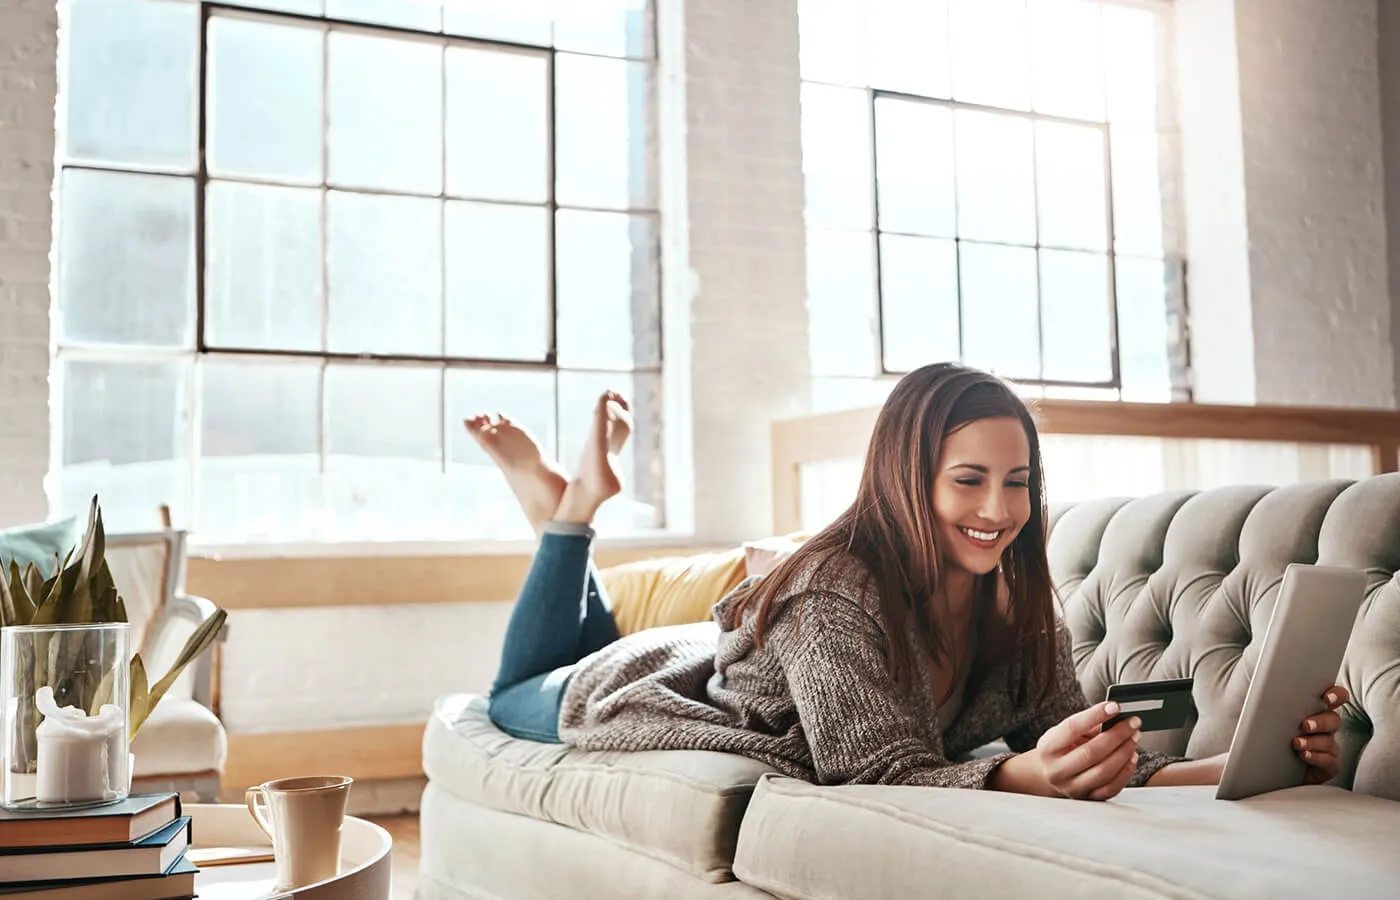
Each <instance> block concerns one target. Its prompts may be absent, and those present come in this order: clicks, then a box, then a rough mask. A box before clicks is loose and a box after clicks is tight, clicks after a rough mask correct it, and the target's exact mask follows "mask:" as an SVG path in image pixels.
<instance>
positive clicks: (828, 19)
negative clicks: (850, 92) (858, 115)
mask: <svg viewBox="0 0 1400 900" xmlns="http://www.w3.org/2000/svg"><path fill="white" fill-rule="evenodd" d="M865 28H866V23H865V10H864V9H863V8H862V4H860V3H852V2H850V0H798V4H797V32H798V47H799V57H798V58H799V60H800V63H799V64H800V66H801V69H802V78H803V79H804V80H806V81H822V82H827V83H830V84H844V85H850V86H851V87H865V86H866V84H867V81H866V69H865V65H866V49H865V40H864V39H863V38H864V35H865Z"/></svg>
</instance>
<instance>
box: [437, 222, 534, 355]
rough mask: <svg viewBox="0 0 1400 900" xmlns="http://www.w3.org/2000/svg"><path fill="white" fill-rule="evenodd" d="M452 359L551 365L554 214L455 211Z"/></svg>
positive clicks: (450, 260)
mask: <svg viewBox="0 0 1400 900" xmlns="http://www.w3.org/2000/svg"><path fill="white" fill-rule="evenodd" d="M446 215H447V248H448V250H447V354H448V355H449V356H470V357H479V358H482V359H529V360H540V361H543V360H544V359H545V358H546V357H547V356H548V354H549V330H550V325H551V323H550V307H549V283H550V277H549V276H550V269H549V267H550V253H549V212H548V211H547V210H545V209H543V208H541V207H537V206H499V205H496V204H491V203H468V202H465V201H457V200H453V201H449V202H448V204H447V213H446Z"/></svg>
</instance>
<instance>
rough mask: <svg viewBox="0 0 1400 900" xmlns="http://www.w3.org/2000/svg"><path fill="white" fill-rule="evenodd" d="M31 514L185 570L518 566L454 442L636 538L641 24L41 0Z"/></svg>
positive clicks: (422, 4)
mask: <svg viewBox="0 0 1400 900" xmlns="http://www.w3.org/2000/svg"><path fill="white" fill-rule="evenodd" d="M61 8H62V13H63V17H64V19H63V22H64V24H63V31H62V45H63V60H64V61H63V68H62V71H63V79H62V86H61V101H60V107H61V108H60V117H59V119H60V124H59V128H60V155H61V160H60V162H61V175H60V180H59V186H58V194H57V204H56V205H57V210H58V233H59V237H58V245H57V257H56V270H57V299H56V316H55V335H56V342H57V345H58V350H57V362H56V365H55V397H56V402H55V407H56V420H57V421H56V432H57V434H58V436H59V440H58V441H57V449H56V453H57V454H58V455H59V458H58V459H56V460H55V463H56V465H55V472H56V473H57V480H56V484H55V485H54V487H53V489H52V490H53V495H54V499H55V503H56V504H57V505H58V506H59V507H60V508H61V509H62V510H63V511H66V512H80V511H82V510H83V509H85V507H86V503H87V500H88V499H89V498H90V497H91V496H92V495H93V494H99V495H100V496H101V499H102V502H103V509H104V513H105V515H106V516H107V519H108V521H109V525H110V527H113V528H140V527H149V526H150V525H152V524H153V523H154V521H155V515H156V512H157V509H158V507H159V506H160V505H162V504H166V505H169V506H170V507H171V509H172V510H173V513H174V517H175V520H176V522H177V524H178V525H180V526H182V527H187V528H192V529H193V531H194V532H195V533H196V534H197V535H198V536H199V537H200V538H202V539H204V540H208V541H212V542H241V541H260V540H266V541H315V540H362V539H371V540H372V539H392V540H413V539H427V538H451V539H480V538H501V537H514V536H525V535H527V534H528V529H527V528H526V526H525V524H524V520H523V518H522V517H521V515H520V514H519V512H518V511H517V510H516V507H515V505H514V501H513V500H512V499H511V497H510V494H509V491H508V489H507V488H506V485H505V483H504V480H503V479H502V478H500V477H499V475H498V474H497V473H496V472H495V471H494V467H493V466H491V465H490V464H489V461H488V460H487V459H486V458H485V456H484V455H483V454H482V453H481V452H480V451H479V450H478V448H477V447H476V446H475V445H474V443H473V442H472V441H471V439H470V437H469V436H468V435H466V433H465V432H464V431H463V429H462V426H461V422H462V419H463V418H464V417H465V416H467V415H469V414H471V413H473V412H477V411H487V412H490V411H497V410H500V411H505V412H508V413H512V414H514V415H515V416H517V417H518V418H521V419H523V420H524V421H525V423H526V424H527V425H528V426H529V427H531V428H532V429H533V430H534V431H535V433H536V434H537V435H538V436H539V437H540V438H541V439H542V440H543V441H544V443H545V445H546V449H547V450H548V451H549V452H551V453H557V454H559V455H560V456H561V457H562V458H563V459H564V460H565V461H566V462H567V463H569V464H570V465H571V464H572V461H573V460H574V459H575V458H576V457H577V455H578V453H579V448H580V442H581V438H582V436H583V433H584V429H585V428H586V426H587V423H588V412H589V410H590V408H591V405H592V398H594V397H596V395H597V394H598V392H599V391H600V390H602V389H604V388H606V387H613V388H616V389H619V390H622V391H625V392H627V393H628V394H629V395H630V396H632V397H633V398H634V401H635V407H636V419H637V432H636V434H635V436H634V439H633V441H632V443H631V444H630V446H629V449H628V451H627V454H626V458H625V464H626V466H627V469H628V479H627V481H628V484H629V490H628V495H627V496H626V497H625V498H624V499H623V500H622V501H619V502H615V503H613V504H609V507H610V509H608V510H607V512H608V513H609V514H610V515H611V516H612V521H611V522H609V523H608V524H609V527H613V528H620V529H622V530H624V531H627V530H645V529H648V528H653V527H657V526H660V525H662V524H663V510H662V507H661V497H662V470H661V434H660V409H659V404H660V366H661V358H660V357H661V353H660V346H661V343H660V299H659V294H660V278H659V272H658V268H659V262H658V256H659V250H658V246H659V236H658V235H659V224H658V214H657V201H656V195H657V187H656V174H655V173H656V165H655V152H654V148H655V144H656V141H655V136H654V121H655V116H654V111H653V100H654V64H653V60H654V37H653V34H654V29H653V24H652V10H651V9H650V5H649V3H648V0H590V2H586V3H582V2H581V3H558V4H556V3H553V2H549V0H470V2H468V0H448V2H436V3H435V2H428V0H261V2H256V0H246V2H240V3H237V4H215V3H200V2H195V0H64V2H63V3H62V4H61Z"/></svg>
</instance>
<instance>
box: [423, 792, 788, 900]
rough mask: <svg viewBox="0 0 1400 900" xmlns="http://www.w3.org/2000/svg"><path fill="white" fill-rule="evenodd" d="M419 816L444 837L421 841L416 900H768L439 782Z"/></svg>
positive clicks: (745, 888)
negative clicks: (481, 802)
mask: <svg viewBox="0 0 1400 900" xmlns="http://www.w3.org/2000/svg"><path fill="white" fill-rule="evenodd" d="M661 812H662V811H661V810H658V814H660V813H661ZM420 816H421V817H422V819H423V821H424V822H425V823H431V824H430V826H429V827H431V828H432V829H434V830H435V833H436V834H439V835H442V836H443V839H442V840H437V841H424V842H423V848H422V854H423V855H422V860H421V867H420V871H419V875H418V896H417V900H464V898H469V897H470V898H482V900H485V898H491V900H496V898H501V900H507V898H508V900H560V898H565V897H606V898H608V900H663V898H664V900H757V898H761V897H766V896H767V894H766V893H764V892H763V891H759V890H756V889H754V888H752V887H749V886H748V885H745V884H741V883H740V882H737V881H727V882H722V883H715V882H712V881H706V880H704V879H701V878H697V877H695V876H694V875H692V874H689V873H688V872H684V871H682V870H680V869H678V868H676V867H675V866H671V865H667V864H666V863H664V862H659V861H657V860H655V859H652V858H650V857H648V856H645V855H643V854H640V853H634V852H632V851H631V850H628V849H626V848H624V847H621V846H619V845H618V844H616V843H614V842H612V841H610V840H607V839H604V838H600V837H597V836H595V835H592V834H587V833H585V832H582V831H575V830H574V829H572V828H567V827H564V826H561V825H555V824H551V823H549V822H545V821H541V820H539V819H534V818H530V817H528V816H519V815H512V814H511V813H504V812H498V811H496V810H494V809H490V808H488V807H484V806H477V805H474V804H471V803H468V802H467V801H465V800H461V799H459V798H458V797H456V796H455V795H453V794H452V793H450V792H449V791H447V790H445V789H443V788H442V787H440V786H438V785H437V784H434V783H429V784H428V788H427V790H426V791H425V792H424V794H423V805H422V808H421V810H420Z"/></svg>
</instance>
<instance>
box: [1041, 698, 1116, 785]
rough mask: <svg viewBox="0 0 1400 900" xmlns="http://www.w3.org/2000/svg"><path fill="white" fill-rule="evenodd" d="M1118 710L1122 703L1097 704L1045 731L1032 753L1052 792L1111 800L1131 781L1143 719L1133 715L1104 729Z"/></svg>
mask: <svg viewBox="0 0 1400 900" xmlns="http://www.w3.org/2000/svg"><path fill="white" fill-rule="evenodd" d="M1117 714H1118V704H1117V703H1113V702H1111V701H1110V702H1105V703H1096V704H1094V705H1093V706H1091V707H1089V708H1088V709H1085V710H1081V711H1080V712H1077V713H1075V714H1074V715H1072V716H1069V717H1067V718H1066V719H1064V720H1063V721H1061V722H1060V723H1059V724H1058V725H1056V726H1054V727H1053V728H1051V729H1049V730H1048V731H1046V732H1045V733H1044V734H1043V735H1041V736H1040V740H1039V741H1037V742H1036V745H1035V750H1033V751H1032V753H1033V754H1034V755H1035V757H1036V758H1037V762H1038V763H1039V764H1040V767H1041V775H1042V777H1044V779H1045V782H1046V784H1048V785H1049V786H1050V788H1051V789H1052V790H1053V791H1055V792H1056V793H1058V794H1059V795H1060V796H1062V797H1070V798H1073V799H1076V800H1108V799H1109V798H1111V797H1115V796H1117V794H1118V792H1119V791H1121V790H1123V788H1124V787H1126V786H1127V784H1128V780H1129V779H1130V778H1132V777H1133V773H1134V772H1135V771H1137V762H1138V756H1137V747H1138V740H1139V739H1140V738H1141V737H1142V732H1141V731H1140V730H1139V728H1140V726H1141V725H1142V720H1141V719H1139V718H1138V717H1137V716H1133V717H1131V718H1128V719H1125V720H1123V721H1122V722H1119V723H1118V724H1117V725H1114V726H1113V727H1112V728H1110V729H1109V730H1108V731H1101V729H1102V727H1103V723H1104V722H1106V721H1108V720H1109V719H1110V718H1112V717H1113V716H1115V715H1117Z"/></svg>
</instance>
